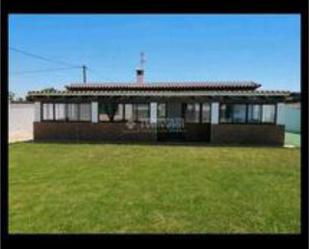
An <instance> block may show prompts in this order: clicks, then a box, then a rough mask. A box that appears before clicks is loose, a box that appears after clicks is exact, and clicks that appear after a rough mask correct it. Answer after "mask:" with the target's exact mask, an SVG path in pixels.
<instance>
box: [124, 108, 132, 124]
mask: <svg viewBox="0 0 309 249" xmlns="http://www.w3.org/2000/svg"><path fill="white" fill-rule="evenodd" d="M124 112H125V117H124V119H125V120H126V121H133V120H134V117H133V105H132V104H125V110H124Z"/></svg>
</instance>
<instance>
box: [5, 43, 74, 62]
mask: <svg viewBox="0 0 309 249" xmlns="http://www.w3.org/2000/svg"><path fill="white" fill-rule="evenodd" d="M9 49H10V50H12V51H15V52H17V53H21V54H23V55H26V56H30V57H33V58H36V59H40V60H44V61H48V62H51V63H56V64H62V65H66V66H74V67H76V66H77V65H73V64H70V63H66V62H63V61H58V60H54V59H49V58H46V57H43V56H40V55H36V54H33V53H29V52H27V51H24V50H21V49H18V48H14V47H9Z"/></svg>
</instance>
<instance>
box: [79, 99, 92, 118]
mask: <svg viewBox="0 0 309 249" xmlns="http://www.w3.org/2000/svg"><path fill="white" fill-rule="evenodd" d="M79 120H80V121H90V120H91V104H90V103H84V104H80V105H79Z"/></svg>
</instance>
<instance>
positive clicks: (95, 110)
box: [91, 102, 98, 123]
mask: <svg viewBox="0 0 309 249" xmlns="http://www.w3.org/2000/svg"><path fill="white" fill-rule="evenodd" d="M91 122H92V123H98V102H92V103H91Z"/></svg>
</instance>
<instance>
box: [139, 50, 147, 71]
mask: <svg viewBox="0 0 309 249" xmlns="http://www.w3.org/2000/svg"><path fill="white" fill-rule="evenodd" d="M145 62H146V60H145V54H144V52H141V60H140V67H141V69H142V70H144V64H145Z"/></svg>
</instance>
